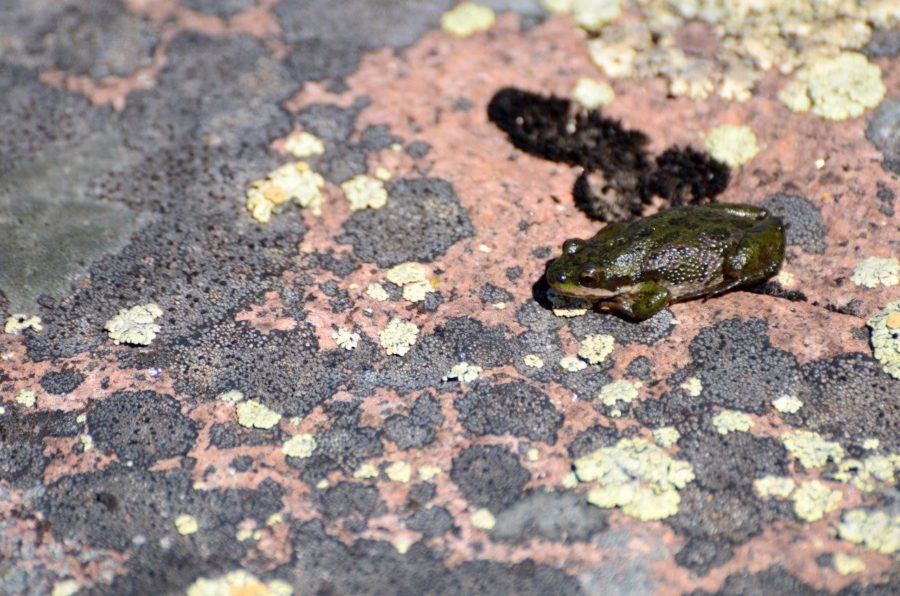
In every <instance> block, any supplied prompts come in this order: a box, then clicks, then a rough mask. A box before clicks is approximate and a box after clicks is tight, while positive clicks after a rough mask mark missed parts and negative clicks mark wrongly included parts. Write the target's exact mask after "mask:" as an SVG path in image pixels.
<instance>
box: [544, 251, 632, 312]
mask: <svg viewBox="0 0 900 596" xmlns="http://www.w3.org/2000/svg"><path fill="white" fill-rule="evenodd" d="M596 249H600V250H596ZM562 252H563V254H562V256H560V257H559V258H558V259H556V260H555V261H553V262H552V263H551V264H550V267H549V268H548V269H547V283H548V284H549V285H550V287H551V288H553V289H554V290H556V291H557V292H559V293H560V294H562V295H564V296H572V297H575V298H587V299H589V300H602V299H607V298H612V297H614V296H618V295H620V294H623V293H627V292H628V291H629V289H630V288H631V286H632V285H634V284H635V283H636V282H637V280H636V277H637V274H636V273H635V271H633V270H632V269H633V268H634V265H633V260H632V259H628V258H622V257H623V256H626V257H627V255H622V254H611V253H612V252H614V251H609V252H607V251H604V250H603V247H602V246H596V245H594V244H593V243H592V244H590V245H589V243H587V242H585V241H584V240H580V239H578V238H572V239H569V240H566V241H565V242H563V246H562Z"/></svg>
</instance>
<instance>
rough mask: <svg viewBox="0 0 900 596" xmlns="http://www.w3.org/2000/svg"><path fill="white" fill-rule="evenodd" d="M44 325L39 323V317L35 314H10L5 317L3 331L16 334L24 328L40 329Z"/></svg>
mask: <svg viewBox="0 0 900 596" xmlns="http://www.w3.org/2000/svg"><path fill="white" fill-rule="evenodd" d="M43 328H44V327H43V325H41V318H40V317H38V316H36V315H24V314H12V315H9V317H7V319H6V323H5V324H4V325H3V331H4V332H5V333H8V334H10V335H17V334H18V333H21V332H22V331H25V330H26V329H31V330H33V331H40V330H42V329H43Z"/></svg>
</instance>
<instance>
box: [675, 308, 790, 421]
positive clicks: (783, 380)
mask: <svg viewBox="0 0 900 596" xmlns="http://www.w3.org/2000/svg"><path fill="white" fill-rule="evenodd" d="M690 352H691V357H692V358H693V362H692V363H691V364H690V365H689V366H688V367H687V368H686V369H684V370H682V371H679V372H678V373H676V375H675V377H676V378H673V379H672V380H671V381H670V383H669V384H670V386H678V385H680V384H681V383H682V382H683V381H684V380H685V379H686V378H687V377H690V376H695V377H697V378H699V379H700V381H701V382H702V384H703V393H702V395H701V396H700V399H702V400H703V401H704V402H706V403H708V404H709V403H711V404H716V405H719V406H722V407H724V408H730V409H735V410H744V411H747V412H753V413H755V414H762V413H763V412H764V411H765V409H766V405H767V404H768V402H770V401H771V400H773V399H775V398H776V397H778V396H780V395H784V394H793V393H794V391H795V390H796V389H797V388H798V387H799V385H800V381H801V379H800V367H799V366H798V365H797V361H796V359H795V358H794V356H793V355H792V354H790V353H788V352H784V351H782V350H778V349H776V348H774V347H773V346H772V344H771V343H770V342H769V337H768V326H767V324H766V322H765V321H761V320H757V319H751V320H749V321H742V320H739V319H729V320H726V321H722V322H720V323H716V324H715V325H713V326H711V327H708V328H706V329H704V330H702V331H701V332H700V333H698V334H697V337H695V338H694V339H693V340H692V341H691V345H690Z"/></svg>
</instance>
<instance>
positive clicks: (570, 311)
mask: <svg viewBox="0 0 900 596" xmlns="http://www.w3.org/2000/svg"><path fill="white" fill-rule="evenodd" d="M547 300H549V301H550V306H551V307H552V309H553V314H554V315H556V316H557V317H579V316H581V315H583V314H585V313H586V312H587V311H588V309H590V308H591V303H590V302H588V301H587V300H582V299H581V298H570V297H568V296H563V295H562V294H560V293H559V292H557V291H556V290H554V289H550V290H548V291H547Z"/></svg>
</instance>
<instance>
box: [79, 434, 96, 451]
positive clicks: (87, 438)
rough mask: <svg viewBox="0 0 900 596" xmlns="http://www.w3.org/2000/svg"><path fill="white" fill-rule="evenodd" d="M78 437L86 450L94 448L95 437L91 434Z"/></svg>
mask: <svg viewBox="0 0 900 596" xmlns="http://www.w3.org/2000/svg"><path fill="white" fill-rule="evenodd" d="M78 439H79V440H80V441H81V448H82V449H83V450H84V451H90V450H91V449H93V448H94V437H92V436H91V435H81V436H80V437H79V438H78Z"/></svg>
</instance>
